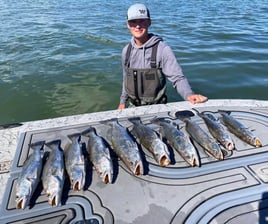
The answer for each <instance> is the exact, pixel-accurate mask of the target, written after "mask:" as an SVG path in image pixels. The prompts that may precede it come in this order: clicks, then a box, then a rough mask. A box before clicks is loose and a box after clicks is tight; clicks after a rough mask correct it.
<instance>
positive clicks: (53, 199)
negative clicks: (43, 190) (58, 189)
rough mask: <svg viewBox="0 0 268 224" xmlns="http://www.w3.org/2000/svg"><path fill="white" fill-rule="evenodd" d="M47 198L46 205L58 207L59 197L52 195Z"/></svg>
mask: <svg viewBox="0 0 268 224" xmlns="http://www.w3.org/2000/svg"><path fill="white" fill-rule="evenodd" d="M48 196H49V199H48V203H49V204H50V205H51V206H58V205H59V196H58V195H57V194H54V195H52V196H51V195H48Z"/></svg>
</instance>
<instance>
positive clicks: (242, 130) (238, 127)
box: [218, 111, 262, 147]
mask: <svg viewBox="0 0 268 224" xmlns="http://www.w3.org/2000/svg"><path fill="white" fill-rule="evenodd" d="M218 112H219V113H220V115H221V119H220V120H221V122H222V123H223V124H224V125H225V126H226V127H227V128H228V130H229V131H230V132H231V133H233V134H234V135H236V136H237V137H238V138H240V139H241V140H243V141H245V142H246V143H248V144H250V145H252V146H255V147H261V146H262V143H261V140H260V139H259V138H258V137H256V136H255V135H254V134H253V133H252V132H251V131H249V130H248V129H247V128H246V127H245V126H244V125H243V124H242V123H241V122H239V121H238V120H237V119H235V118H234V117H233V116H231V115H229V114H228V113H227V112H225V111H218Z"/></svg>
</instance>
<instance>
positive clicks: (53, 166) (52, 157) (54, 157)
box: [42, 140, 65, 206]
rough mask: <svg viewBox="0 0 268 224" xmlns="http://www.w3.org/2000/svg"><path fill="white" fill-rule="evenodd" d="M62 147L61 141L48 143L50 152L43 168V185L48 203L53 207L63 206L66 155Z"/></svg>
mask: <svg viewBox="0 0 268 224" xmlns="http://www.w3.org/2000/svg"><path fill="white" fill-rule="evenodd" d="M60 145H61V140H54V141H52V142H48V143H46V146H47V147H48V148H49V149H50V151H49V155H48V158H47V161H46V162H45V165H44V168H43V173H42V184H43V189H44V192H45V193H46V195H47V196H48V203H49V204H50V205H51V206H58V205H60V204H61V197H62V191H63V186H64V180H65V173H64V155H63V151H62V149H61V147H60Z"/></svg>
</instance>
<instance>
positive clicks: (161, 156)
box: [128, 117, 170, 166]
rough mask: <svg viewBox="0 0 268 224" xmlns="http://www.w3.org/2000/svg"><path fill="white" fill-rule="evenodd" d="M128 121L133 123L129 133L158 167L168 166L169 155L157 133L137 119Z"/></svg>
mask: <svg viewBox="0 0 268 224" xmlns="http://www.w3.org/2000/svg"><path fill="white" fill-rule="evenodd" d="M128 120H129V121H130V122H131V123H133V128H132V131H131V133H132V134H133V135H134V136H135V137H136V138H137V139H138V140H139V141H140V143H141V144H142V145H143V146H144V147H145V148H146V149H147V150H148V151H149V152H151V153H152V154H153V156H154V159H155V160H156V162H157V163H158V164H159V165H160V166H167V165H169V164H170V158H169V156H170V155H169V151H168V148H167V146H166V144H165V143H164V142H163V141H162V140H161V139H160V137H159V136H158V135H157V133H156V132H155V131H154V130H153V129H151V128H150V127H148V126H147V125H144V124H143V123H142V122H141V120H140V119H139V118H138V117H133V118H129V119H128Z"/></svg>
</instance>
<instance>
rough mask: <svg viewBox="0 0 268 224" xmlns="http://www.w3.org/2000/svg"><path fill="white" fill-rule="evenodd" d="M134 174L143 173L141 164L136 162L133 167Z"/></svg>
mask: <svg viewBox="0 0 268 224" xmlns="http://www.w3.org/2000/svg"><path fill="white" fill-rule="evenodd" d="M134 174H135V175H142V174H143V166H142V164H140V163H138V164H137V165H136V167H135V169H134Z"/></svg>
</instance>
